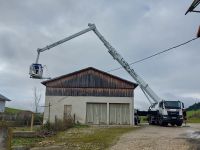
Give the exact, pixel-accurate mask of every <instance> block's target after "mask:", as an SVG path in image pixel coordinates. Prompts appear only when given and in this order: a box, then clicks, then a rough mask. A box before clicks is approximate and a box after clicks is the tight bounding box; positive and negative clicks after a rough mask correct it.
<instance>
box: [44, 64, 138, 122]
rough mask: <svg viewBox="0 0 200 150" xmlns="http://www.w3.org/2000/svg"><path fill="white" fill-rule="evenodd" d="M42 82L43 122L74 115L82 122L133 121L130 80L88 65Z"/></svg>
mask: <svg viewBox="0 0 200 150" xmlns="http://www.w3.org/2000/svg"><path fill="white" fill-rule="evenodd" d="M42 84H43V85H45V86H46V97H45V106H46V107H45V110H44V122H46V121H48V120H50V122H54V121H55V116H56V117H57V118H59V119H64V118H68V117H72V118H73V117H74V116H75V122H80V123H83V124H107V125H108V124H128V125H132V124H134V119H133V118H134V111H133V110H134V99H133V97H134V89H135V88H136V87H137V84H135V83H133V82H130V81H127V80H125V79H122V78H120V77H117V76H114V75H111V74H108V73H106V72H103V71H101V70H98V69H95V68H92V67H89V68H85V69H82V70H79V71H76V72H73V73H70V74H67V75H63V76H60V77H57V78H54V79H51V80H47V81H44V82H42ZM49 104H50V109H49V107H48V105H49ZM49 112H50V114H49Z"/></svg>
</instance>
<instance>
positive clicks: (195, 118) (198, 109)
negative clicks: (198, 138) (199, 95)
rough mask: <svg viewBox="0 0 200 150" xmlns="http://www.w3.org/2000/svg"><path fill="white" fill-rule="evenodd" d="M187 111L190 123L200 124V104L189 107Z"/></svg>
mask: <svg viewBox="0 0 200 150" xmlns="http://www.w3.org/2000/svg"><path fill="white" fill-rule="evenodd" d="M186 110H187V118H188V122H191V123H200V102H199V103H195V104H193V105H191V106H189V107H188V108H187V109H186Z"/></svg>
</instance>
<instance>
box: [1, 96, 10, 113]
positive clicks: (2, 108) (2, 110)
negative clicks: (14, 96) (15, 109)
mask: <svg viewBox="0 0 200 150" xmlns="http://www.w3.org/2000/svg"><path fill="white" fill-rule="evenodd" d="M6 101H11V100H9V99H8V98H7V97H5V96H3V95H1V94H0V113H1V112H4V111H5V105H6Z"/></svg>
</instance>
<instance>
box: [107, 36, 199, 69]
mask: <svg viewBox="0 0 200 150" xmlns="http://www.w3.org/2000/svg"><path fill="white" fill-rule="evenodd" d="M198 38H199V37H195V38H193V39H191V40H189V41H186V42H184V43H181V44H179V45H176V46H173V47H170V48H168V49H165V50H162V51H159V52H157V53H154V54H153V55H150V56H148V57H145V58H142V59H139V60H137V61H134V62H132V63H130V64H129V65H134V64H136V63H139V62H142V61H144V60H147V59H150V58H152V57H155V56H157V55H160V54H162V53H165V52H168V51H170V50H172V49H175V48H178V47H180V46H183V45H185V44H188V43H190V42H192V41H194V40H196V39H198ZM121 68H123V67H118V68H115V69H112V70H109V71H107V72H112V71H116V70H119V69H121Z"/></svg>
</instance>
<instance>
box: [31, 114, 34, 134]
mask: <svg viewBox="0 0 200 150" xmlns="http://www.w3.org/2000/svg"><path fill="white" fill-rule="evenodd" d="M33 123H34V113H32V115H31V131H33Z"/></svg>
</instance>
